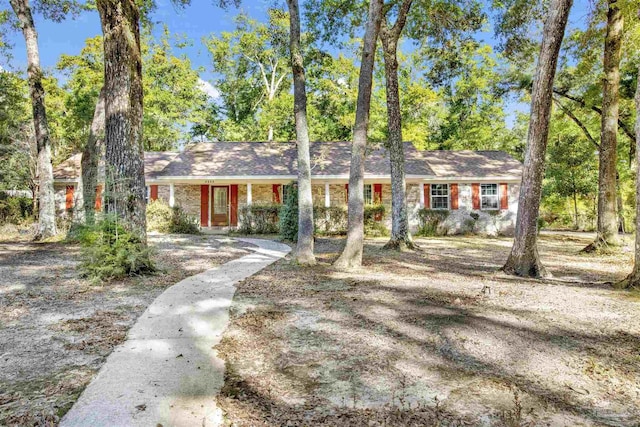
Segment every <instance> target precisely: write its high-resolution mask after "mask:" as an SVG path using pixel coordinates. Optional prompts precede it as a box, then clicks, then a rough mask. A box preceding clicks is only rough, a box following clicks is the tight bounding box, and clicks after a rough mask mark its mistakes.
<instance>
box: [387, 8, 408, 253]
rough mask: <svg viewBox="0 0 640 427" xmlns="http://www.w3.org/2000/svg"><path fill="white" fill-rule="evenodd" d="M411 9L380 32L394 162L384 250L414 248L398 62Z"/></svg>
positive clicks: (403, 11)
mask: <svg viewBox="0 0 640 427" xmlns="http://www.w3.org/2000/svg"><path fill="white" fill-rule="evenodd" d="M410 7H411V0H405V1H404V2H403V3H402V5H401V6H400V12H399V14H398V19H397V21H396V23H395V25H394V26H393V27H391V28H389V27H388V26H387V23H386V18H384V19H383V20H382V24H381V28H380V40H381V41H382V49H383V52H384V71H385V79H386V93H387V126H388V128H389V141H388V142H387V148H388V149H389V159H390V162H391V239H389V242H387V244H386V245H385V248H386V249H395V250H406V249H412V248H413V247H414V246H413V242H412V241H411V235H410V234H409V217H408V213H407V200H406V189H407V186H406V182H405V175H404V160H405V158H404V143H403V139H402V116H401V114H400V92H399V89H398V58H397V50H398V39H399V38H400V34H401V33H402V29H403V28H404V25H405V23H406V16H407V13H408V12H409V8H410Z"/></svg>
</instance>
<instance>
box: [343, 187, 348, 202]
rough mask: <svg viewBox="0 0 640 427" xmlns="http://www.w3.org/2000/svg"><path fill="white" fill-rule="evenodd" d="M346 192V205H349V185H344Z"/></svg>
mask: <svg viewBox="0 0 640 427" xmlns="http://www.w3.org/2000/svg"><path fill="white" fill-rule="evenodd" d="M344 191H345V193H346V196H344V198H345V203H349V184H345V185H344Z"/></svg>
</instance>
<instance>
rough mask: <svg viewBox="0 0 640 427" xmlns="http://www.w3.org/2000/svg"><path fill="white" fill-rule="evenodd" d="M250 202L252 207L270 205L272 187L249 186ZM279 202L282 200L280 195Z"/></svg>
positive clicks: (269, 185)
mask: <svg viewBox="0 0 640 427" xmlns="http://www.w3.org/2000/svg"><path fill="white" fill-rule="evenodd" d="M251 200H252V203H253V204H254V205H270V204H272V203H273V186H272V185H271V184H253V185H252V186H251ZM280 200H282V194H281V195H280ZM245 201H246V196H245Z"/></svg>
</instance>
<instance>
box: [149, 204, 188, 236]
mask: <svg viewBox="0 0 640 427" xmlns="http://www.w3.org/2000/svg"><path fill="white" fill-rule="evenodd" d="M147 230H149V231H157V232H158V233H172V234H198V233H199V232H200V227H199V225H198V220H197V219H196V218H194V217H192V216H191V215H189V214H187V213H186V212H185V211H184V209H182V208H181V207H180V206H174V207H173V208H172V207H170V206H169V205H168V204H166V203H164V202H163V201H162V200H154V201H152V202H151V203H149V205H147Z"/></svg>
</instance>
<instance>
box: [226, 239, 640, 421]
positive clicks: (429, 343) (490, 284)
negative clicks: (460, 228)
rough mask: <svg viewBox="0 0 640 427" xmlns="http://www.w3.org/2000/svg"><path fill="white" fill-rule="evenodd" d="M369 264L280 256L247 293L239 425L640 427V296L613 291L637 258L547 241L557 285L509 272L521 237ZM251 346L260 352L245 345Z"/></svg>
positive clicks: (236, 387)
mask: <svg viewBox="0 0 640 427" xmlns="http://www.w3.org/2000/svg"><path fill="white" fill-rule="evenodd" d="M383 243H384V241H383V240H368V241H367V245H366V248H365V259H364V268H363V269H362V270H360V271H358V272H353V273H344V272H338V271H335V270H333V269H332V268H331V267H330V265H329V262H331V261H333V260H334V259H335V258H336V257H337V255H338V254H339V251H340V249H341V245H342V244H343V242H342V241H341V240H339V239H321V240H318V241H317V244H316V250H317V252H318V253H319V260H320V261H321V264H320V265H319V266H317V267H314V268H309V269H301V268H300V267H298V266H297V265H295V264H294V263H292V262H291V261H290V260H283V261H280V262H278V263H276V264H274V265H272V266H271V267H268V268H267V269H265V270H263V271H262V272H260V273H258V274H257V275H255V276H253V277H251V278H249V279H247V280H245V281H244V282H242V283H240V284H239V287H238V291H237V293H236V296H235V299H234V305H233V306H232V321H231V326H230V328H229V329H228V330H227V332H226V334H225V336H224V338H223V341H222V342H221V344H220V345H219V346H218V350H219V352H220V355H221V357H222V358H223V359H225V360H226V361H227V373H226V382H225V387H224V388H223V392H222V395H221V396H220V397H219V399H218V400H219V405H220V406H221V407H222V408H223V410H224V411H225V415H226V419H227V421H228V423H229V424H231V425H389V426H391V425H506V426H529V425H536V426H537V425H551V426H589V425H611V426H637V425H640V316H639V314H640V295H638V294H633V293H629V292H626V291H619V290H615V289H613V288H612V286H611V285H610V284H608V283H607V282H612V281H615V280H617V279H621V278H623V277H624V276H625V274H626V273H628V271H629V269H630V266H631V264H630V262H631V254H630V253H629V252H621V253H618V254H615V255H607V256H605V255H598V256H596V255H581V254H579V253H578V252H579V250H580V249H581V248H583V247H584V246H586V244H587V243H589V239H588V238H585V237H584V236H580V235H576V234H572V235H569V236H563V235H561V234H558V235H546V236H543V237H542V238H541V244H540V250H541V255H542V259H543V261H544V263H545V265H546V266H547V267H548V268H549V269H550V271H551V272H552V273H553V274H554V276H555V279H554V280H546V281H532V280H523V279H519V278H514V277H510V276H506V275H504V274H502V273H500V272H499V271H498V270H499V267H500V266H501V265H502V264H503V263H504V261H505V260H506V257H507V255H508V252H509V249H510V246H511V243H512V240H511V239H486V238H480V237H450V238H433V239H419V240H418V243H419V244H420V245H421V246H422V248H423V251H421V252H414V253H402V254H398V253H387V252H385V251H383V250H382V249H381V247H382V244H383ZM249 349H250V350H249Z"/></svg>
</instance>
